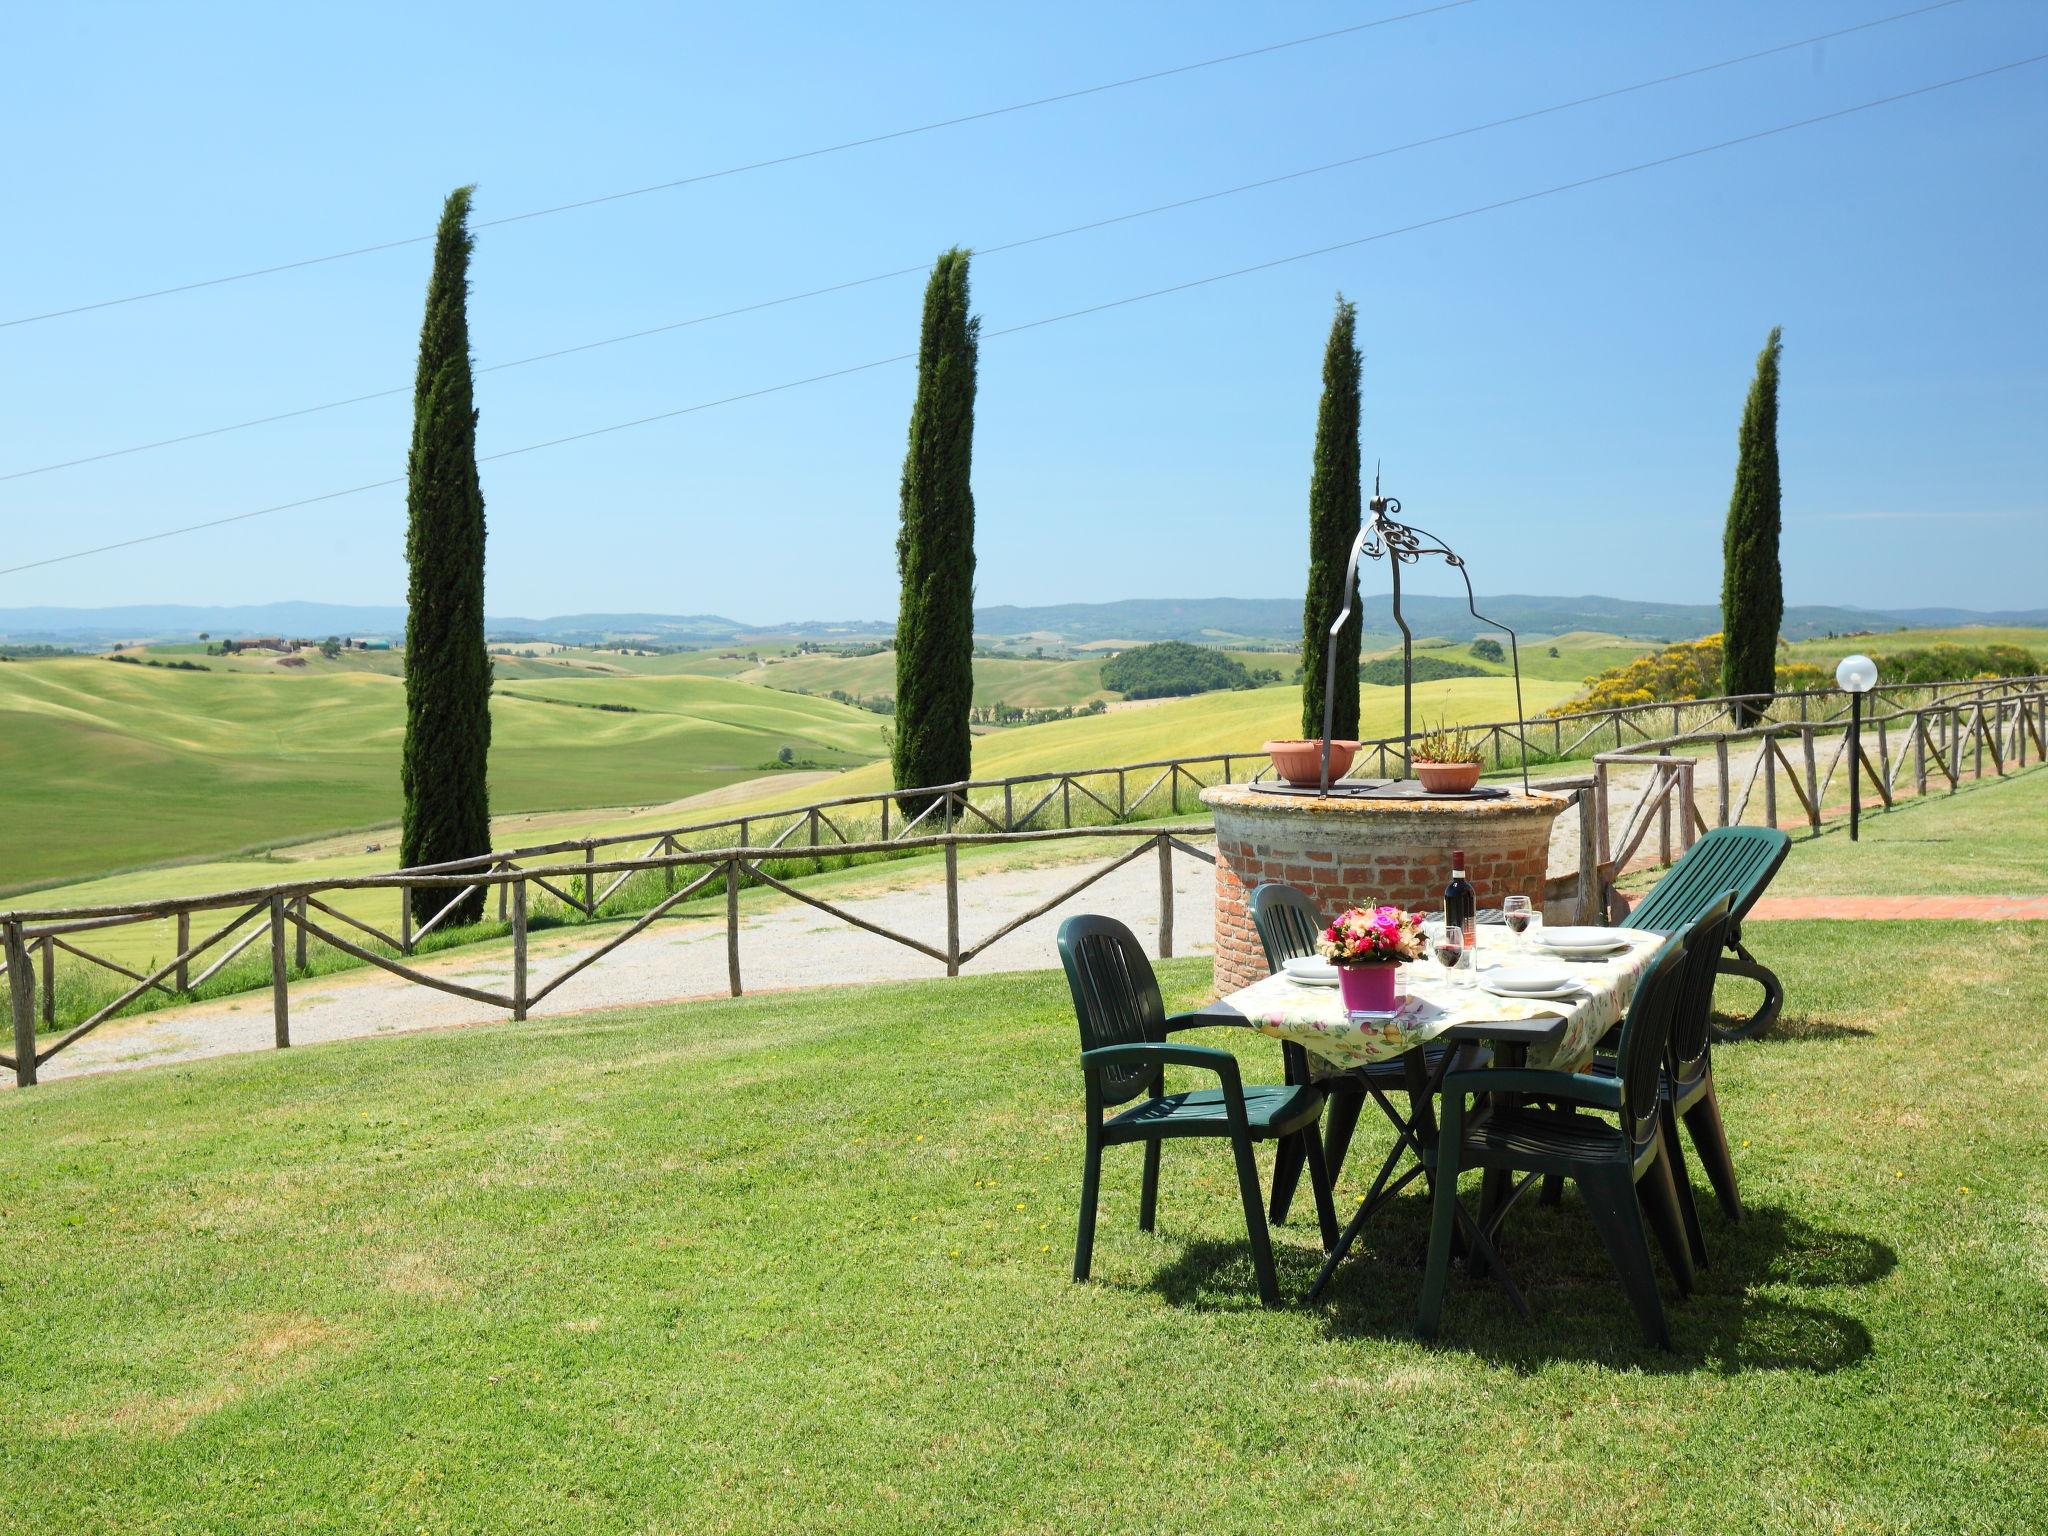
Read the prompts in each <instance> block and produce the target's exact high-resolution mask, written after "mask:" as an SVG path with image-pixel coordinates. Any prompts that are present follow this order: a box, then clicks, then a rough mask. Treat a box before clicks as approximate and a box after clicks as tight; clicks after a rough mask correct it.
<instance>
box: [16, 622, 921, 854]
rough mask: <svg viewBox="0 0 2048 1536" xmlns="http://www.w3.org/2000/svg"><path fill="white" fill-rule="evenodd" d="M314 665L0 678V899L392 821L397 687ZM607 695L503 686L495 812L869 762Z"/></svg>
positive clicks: (856, 729) (789, 712)
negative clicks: (782, 755)
mask: <svg viewBox="0 0 2048 1536" xmlns="http://www.w3.org/2000/svg"><path fill="white" fill-rule="evenodd" d="M373 654H374V653H373ZM328 665H329V666H331V667H332V668H333V669H334V670H331V671H327V672H315V671H314V669H313V667H312V666H310V665H309V666H308V667H307V668H306V669H304V670H303V671H281V670H278V669H276V668H274V667H273V668H270V669H268V670H267V671H261V672H259V671H254V670H241V669H237V670H220V671H209V672H178V671H170V670H166V669H156V668H149V667H130V666H121V665H118V664H116V663H111V662H108V661H104V660H100V659H97V658H90V657H82V658H64V659H59V660H50V661H35V662H12V663H9V664H6V665H4V666H0V783H4V784H5V786H6V805H7V814H6V816H5V817H4V818H0V889H16V890H18V889H20V888H22V887H24V886H30V885H36V884H41V883H45V882H48V881H51V880H57V879H65V878H75V877H79V876H85V875H91V874H97V873H100V872H103V871H107V870H114V869H128V868H134V867H136V866H139V865H145V864H153V863H159V862H162V861H165V860H171V859H180V858H188V857H192V856H195V855H204V854H218V853H222V852H227V851H230V850H234V849H238V848H247V847H255V846H272V845H275V844H278V843H284V842H290V841H293V840H295V839H300V838H306V837H312V836H316V835H318V834H321V833H325V832H332V831H337V830H340V829H343V828H348V827H361V826H372V825H379V824H389V823H391V822H393V821H394V820H395V819H396V817H397V815H398V810H399V801H398V751H399V746H400V742H401V740H402V737H403V733H404V693H403V685H402V684H401V682H400V681H399V679H398V678H396V677H394V676H390V675H386V674H383V673H379V672H374V671H369V670H349V669H347V667H346V666H345V664H343V663H338V662H337V663H330V664H328ZM557 676H559V674H557ZM607 686H609V687H612V688H626V687H632V686H635V684H634V683H633V682H632V681H631V680H618V681H613V680H608V679H607V680H592V681H590V682H583V681H577V680H562V681H556V682H553V683H551V684H547V685H542V684H539V683H533V682H522V681H518V680H513V681H508V682H504V683H501V684H500V686H499V689H498V692H497V695H496V697H495V699H494V701H493V705H492V730H493V741H492V747H491V805H492V809H493V810H494V811H497V812H519V811H547V810H561V809H572V808H582V807H589V806H593V805H632V804H644V803H648V802H656V801H665V800H671V799H675V798H677V797H678V796H682V795H688V794H692V793H695V792H697V791H700V790H705V789H711V788H715V787H717V786H719V785H722V784H729V783H733V782H735V781H737V780H741V779H746V778H751V777H753V776H754V775H755V774H757V773H759V772H760V771H761V770H762V767H763V765H764V764H767V763H768V762H770V761H771V760H772V759H773V758H774V756H775V754H776V751H777V749H778V748H780V747H782V746H784V745H789V746H792V747H794V748H795V749H796V753H797V755H798V756H799V757H803V758H808V759H811V760H813V761H816V762H820V763H824V764H827V765H831V766H840V765H847V764H853V763H858V762H861V761H864V760H867V759H870V758H873V757H878V756H879V755H881V753H882V751H883V739H882V727H883V722H882V720H881V719H880V718H879V717H877V716H875V715H872V714H868V713H866V712H865V711H862V710H856V709H850V708H847V707H845V706H843V705H839V704H835V703H832V702H831V701H830V700H826V699H807V698H801V697H798V696H796V695H787V694H776V693H769V692H766V691H764V690H762V689H759V688H753V687H749V686H747V685H746V684H743V683H733V682H726V681H722V680H719V679H714V678H689V679H685V678H673V679H649V680H647V681H646V683H645V684H643V685H640V686H644V687H646V689H647V693H646V694H645V696H644V699H645V704H646V707H645V708H638V707H637V706H636V712H634V713H630V714H628V713H611V712H608V711H602V710H596V709H580V708H575V707H573V705H574V703H575V702H579V701H580V702H590V703H598V702H607V701H610V700H609V698H608V697H607V696H603V695H601V694H600V692H596V691H591V690H603V689H605V688H606V687H607ZM529 688H531V689H538V690H539V692H537V693H532V694H528V693H524V692H522V690H523V689H529ZM549 695H555V697H550V696H549Z"/></svg>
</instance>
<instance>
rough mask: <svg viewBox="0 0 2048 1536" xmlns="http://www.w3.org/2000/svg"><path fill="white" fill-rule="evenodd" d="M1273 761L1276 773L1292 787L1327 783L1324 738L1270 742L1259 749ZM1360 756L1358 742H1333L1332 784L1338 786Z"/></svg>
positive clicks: (1296, 738)
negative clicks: (1325, 779)
mask: <svg viewBox="0 0 2048 1536" xmlns="http://www.w3.org/2000/svg"><path fill="white" fill-rule="evenodd" d="M1259 750H1260V751H1261V752H1264V753H1265V754H1266V755H1267V756H1268V757H1270V758H1272V759H1273V771H1274V772H1275V773H1277V774H1279V775H1280V777H1281V778H1282V779H1284V780H1286V781H1287V782H1288V783H1289V784H1321V783H1322V782H1323V743H1322V738H1321V737H1315V738H1313V739H1304V738H1301V737H1285V738H1282V739H1280V740H1277V741H1269V742H1267V743H1266V744H1265V745H1264V746H1263V747H1261V748H1259ZM1357 756H1358V743H1357V742H1355V741H1332V742H1331V743H1330V782H1331V783H1332V784H1334V783H1336V782H1337V781H1338V780H1339V779H1341V778H1343V777H1344V775H1345V774H1347V773H1349V772H1350V771H1351V760H1352V759H1353V758H1355V757H1357Z"/></svg>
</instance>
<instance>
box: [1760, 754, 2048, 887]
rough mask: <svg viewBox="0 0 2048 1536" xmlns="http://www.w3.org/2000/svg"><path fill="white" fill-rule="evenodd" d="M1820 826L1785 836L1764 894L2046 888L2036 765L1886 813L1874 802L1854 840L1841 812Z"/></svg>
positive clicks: (2047, 787)
mask: <svg viewBox="0 0 2048 1536" xmlns="http://www.w3.org/2000/svg"><path fill="white" fill-rule="evenodd" d="M1986 772H1987V774H1988V773H1989V769H1988V768H1987V770H1986ZM1935 782H1936V783H1937V784H1938V783H1940V782H1941V780H1940V779H1939V778H1937V779H1936V781H1935ZM1864 793H1865V794H1866V795H1869V794H1870V790H1869V788H1868V787H1867V786H1866V788H1865V791H1864ZM1836 798H1838V799H1846V798H1847V796H1846V794H1844V793H1840V792H1838V794H1837V797H1836ZM1795 809H1796V807H1795ZM1866 809H1867V808H1866ZM1821 826H1822V829H1821V833H1820V835H1819V836H1818V837H1804V836H1801V837H1799V838H1797V839H1796V840H1795V841H1794V842H1793V844H1792V852H1791V854H1790V856H1788V857H1787V859H1786V860H1785V867H1784V868H1783V869H1782V870H1780V871H1779V872H1778V877H1777V879H1776V880H1774V881H1772V882H1771V894H1772V895H1774V896H1794V895H1814V896H1833V895H1888V896H1935V895H1946V894H1951V893H1961V894H1964V895H1969V896H2004V895H2015V896H2019V895H2033V896H2038V895H2044V894H2048V771H2043V770H2042V769H2040V768H2038V767H2034V766H2031V765H2030V766H2029V767H2028V769H2027V770H2026V771H2025V772H2024V773H2016V774H2014V775H2013V776H2012V777H2011V778H2007V779H1999V778H1991V777H1986V778H1984V779H1982V780H1977V781H1966V782H1965V783H1964V784H1963V785H1962V787H1961V788H1960V789H1958V790H1957V791H1956V792H1955V793H1954V794H1953V795H1949V794H1944V793H1942V792H1940V791H1939V790H1936V791H1935V792H1934V793H1932V794H1929V795H1928V796H1927V797H1926V798H1925V799H1904V800H1901V801H1900V802H1899V803H1898V805H1897V807H1896V808H1894V809H1892V810H1889V811H1887V810H1885V809H1884V808H1883V804H1882V802H1880V803H1879V804H1878V808H1877V810H1876V811H1875V813H1866V814H1865V816H1864V817H1863V820H1862V823H1861V825H1860V827H1859V828H1858V834H1859V835H1858V840H1857V841H1856V842H1853V843H1852V842H1850V841H1849V823H1848V820H1847V818H1846V817H1844V818H1842V819H1840V820H1831V821H1826V822H1823V823H1822V824H1821Z"/></svg>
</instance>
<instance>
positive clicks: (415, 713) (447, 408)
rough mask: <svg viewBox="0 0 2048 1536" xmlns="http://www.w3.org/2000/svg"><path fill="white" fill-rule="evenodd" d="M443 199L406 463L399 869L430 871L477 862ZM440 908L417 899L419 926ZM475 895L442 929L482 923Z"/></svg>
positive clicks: (464, 438) (465, 378) (471, 528)
mask: <svg viewBox="0 0 2048 1536" xmlns="http://www.w3.org/2000/svg"><path fill="white" fill-rule="evenodd" d="M475 190H476V189H475V188H474V187H458V188H456V189H455V190H454V191H453V192H451V193H449V194H448V202H447V205H446V206H445V207H444V208H443V209H442V211H441V227H440V229H439V230H438V231H437V232H436V233H435V236H434V273H433V276H432V277H431V278H430V279H429V280H428V283H427V312H426V318H425V319H424V320H423V321H422V322H421V325H420V363H419V371H418V373H417V374H416V375H415V377H414V381H413V407H412V409H413V417H412V451H411V453H410V454H409V455H408V457H407V459H406V492H405V504H406V529H405V557H406V563H407V567H408V572H409V574H408V577H407V581H406V592H405V601H406V613H405V755H404V759H403V764H402V766H401V769H400V774H401V778H402V781H403V783H404V786H405V822H404V828H403V832H402V835H401V837H400V841H399V849H400V860H401V862H402V863H404V864H406V865H408V866H410V865H415V864H439V863H443V862H446V861H448V860H450V859H461V858H469V857H471V856H473V855H475V854H479V853H487V852H489V851H490V846H491V808H490V792H489V787H488V784H487V782H486V778H485V768H486V764H487V761H488V758H489V755H490V746H491V658H490V653H489V652H488V651H487V650H486V649H485V648H484V494H483V488H482V486H481V485H480V484H479V483H478V481H477V472H476V416H477V413H476V406H475V404H474V403H473V397H472V392H471V381H470V356H469V253H470V249H471V246H472V244H473V241H472V240H471V237H470V233H469V199H470V194H471V193H472V192H473V191H475ZM447 900H448V892H446V891H445V890H416V891H414V892H413V893H412V903H413V913H414V915H415V916H416V917H417V918H419V919H421V920H422V921H424V920H425V919H426V918H428V917H430V916H432V915H433V914H434V913H435V912H436V911H438V910H440V908H441V906H442V905H443V904H444V903H445V902H446V901H447ZM483 906H484V898H483V893H482V892H481V891H478V892H475V893H474V894H473V895H471V896H470V897H469V898H467V899H466V900H465V901H464V902H463V904H462V906H461V907H460V908H458V909H457V910H456V912H454V913H453V914H452V915H451V917H450V919H449V920H450V921H451V922H455V923H473V922H475V921H477V919H479V918H480V917H482V916H483Z"/></svg>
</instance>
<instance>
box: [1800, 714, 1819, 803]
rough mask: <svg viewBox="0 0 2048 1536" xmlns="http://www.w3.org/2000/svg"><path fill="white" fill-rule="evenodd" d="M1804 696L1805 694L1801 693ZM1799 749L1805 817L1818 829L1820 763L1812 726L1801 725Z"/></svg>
mask: <svg viewBox="0 0 2048 1536" xmlns="http://www.w3.org/2000/svg"><path fill="white" fill-rule="evenodd" d="M1801 697H1802V698H1803V697H1805V695H1803V694H1802V695H1801ZM1799 750H1800V753H1801V755H1802V756H1803V757H1804V758H1805V759H1806V819H1807V822H1808V824H1809V825H1811V826H1812V828H1813V830H1814V831H1816V832H1818V831H1819V830H1820V764H1819V763H1818V762H1817V761H1815V759H1814V752H1813V727H1812V726H1810V725H1808V726H1802V727H1801V728H1800V731H1799Z"/></svg>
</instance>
